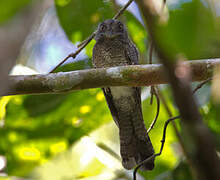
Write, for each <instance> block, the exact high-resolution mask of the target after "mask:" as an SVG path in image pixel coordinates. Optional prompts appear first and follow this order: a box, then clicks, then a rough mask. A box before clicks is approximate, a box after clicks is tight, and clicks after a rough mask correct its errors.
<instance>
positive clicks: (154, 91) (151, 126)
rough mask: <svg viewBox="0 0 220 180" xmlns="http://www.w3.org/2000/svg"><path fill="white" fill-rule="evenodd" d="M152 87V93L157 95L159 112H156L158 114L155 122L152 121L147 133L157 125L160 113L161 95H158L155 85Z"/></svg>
mask: <svg viewBox="0 0 220 180" xmlns="http://www.w3.org/2000/svg"><path fill="white" fill-rule="evenodd" d="M151 87H152V90H153V93H152V94H153V95H155V97H156V99H157V112H156V116H155V118H154V120H153V122H152V123H151V125H150V127H149V128H148V130H147V133H149V132H150V131H151V130H152V129H153V127H154V125H155V124H156V122H157V119H158V116H159V113H160V98H159V96H158V93H157V91H156V89H155V87H154V86H151Z"/></svg>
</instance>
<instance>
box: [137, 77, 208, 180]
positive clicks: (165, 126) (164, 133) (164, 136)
mask: <svg viewBox="0 0 220 180" xmlns="http://www.w3.org/2000/svg"><path fill="white" fill-rule="evenodd" d="M210 80H212V78H209V79H207V80H205V81H203V82H202V83H200V84H199V85H198V86H197V87H196V88H195V89H194V90H193V93H196V92H197V91H198V90H199V89H200V88H201V87H203V86H204V85H205V84H206V83H207V82H209V81H210ZM178 118H180V115H179V116H175V117H172V118H170V119H168V120H167V121H166V122H165V125H164V129H163V138H162V140H161V147H160V151H159V153H157V154H154V155H152V156H150V157H148V158H147V159H145V160H144V161H142V162H141V163H140V164H138V165H137V167H136V168H135V169H134V172H133V180H136V174H137V171H138V169H139V168H140V167H141V166H143V164H145V163H147V162H149V161H150V160H152V159H153V158H155V157H157V156H160V155H161V154H162V151H163V147H164V144H165V140H166V129H167V126H168V124H169V123H170V122H171V121H173V120H175V119H178Z"/></svg>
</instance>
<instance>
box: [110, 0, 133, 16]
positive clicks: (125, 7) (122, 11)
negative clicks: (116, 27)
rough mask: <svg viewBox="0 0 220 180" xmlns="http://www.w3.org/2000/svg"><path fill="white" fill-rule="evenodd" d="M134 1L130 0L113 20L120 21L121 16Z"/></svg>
mask: <svg viewBox="0 0 220 180" xmlns="http://www.w3.org/2000/svg"><path fill="white" fill-rule="evenodd" d="M133 1H134V0H129V1H128V2H127V3H126V4H125V5H124V6H123V7H122V8H121V9H120V11H119V12H118V13H117V14H116V15H115V16H114V17H113V19H118V17H119V16H121V15H122V14H123V13H124V11H125V10H126V9H127V7H128V6H129V5H130V4H131V3H132V2H133Z"/></svg>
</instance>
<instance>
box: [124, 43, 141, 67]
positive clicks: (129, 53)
mask: <svg viewBox="0 0 220 180" xmlns="http://www.w3.org/2000/svg"><path fill="white" fill-rule="evenodd" d="M126 46H127V47H126V48H125V57H126V58H127V60H128V62H129V64H130V65H137V64H139V62H138V50H137V48H136V46H135V45H134V44H133V43H132V42H129V43H126Z"/></svg>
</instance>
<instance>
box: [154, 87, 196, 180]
mask: <svg viewBox="0 0 220 180" xmlns="http://www.w3.org/2000/svg"><path fill="white" fill-rule="evenodd" d="M157 92H158V95H159V97H160V100H161V102H162V104H163V105H164V108H165V110H166V112H167V113H168V116H169V118H171V117H173V115H172V112H171V110H170V108H169V106H168V104H167V102H166V99H165V97H164V95H163V93H162V92H161V91H160V89H159V88H157ZM172 125H173V128H174V132H175V134H176V137H177V139H178V141H179V143H180V146H181V147H182V151H183V154H184V155H185V156H186V160H187V162H188V164H189V166H190V170H191V173H192V176H193V177H195V171H194V168H193V165H192V161H191V159H190V158H189V155H188V153H187V152H186V148H185V145H184V143H183V139H182V137H181V135H180V132H179V131H178V128H177V126H176V122H175V121H172Z"/></svg>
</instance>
